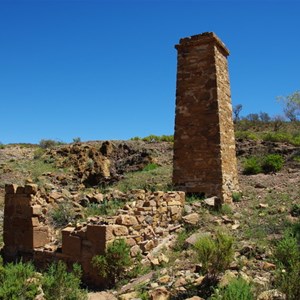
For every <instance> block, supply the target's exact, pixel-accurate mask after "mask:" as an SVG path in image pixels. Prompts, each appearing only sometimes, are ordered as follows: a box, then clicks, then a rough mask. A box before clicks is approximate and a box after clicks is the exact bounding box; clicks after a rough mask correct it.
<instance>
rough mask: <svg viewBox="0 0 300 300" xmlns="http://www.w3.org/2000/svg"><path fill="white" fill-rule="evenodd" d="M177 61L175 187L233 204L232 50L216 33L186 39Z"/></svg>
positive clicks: (234, 176)
mask: <svg viewBox="0 0 300 300" xmlns="http://www.w3.org/2000/svg"><path fill="white" fill-rule="evenodd" d="M175 48H176V49H177V51H178V57H177V87H176V117H175V136H174V160H173V162H174V168H173V184H174V186H175V188H176V189H179V190H183V191H185V192H187V193H196V194H200V193H204V194H205V195H206V196H218V197H219V198H220V199H221V201H222V202H227V203H230V202H231V201H232V192H233V191H237V190H238V189H239V188H238V179H237V162H236V153H235V137H234V126H233V121H232V106H231V96H230V84H229V75H228V63H227V56H228V55H229V51H228V49H227V48H226V47H225V45H224V44H223V43H222V41H221V40H220V39H219V38H218V37H217V36H216V35H215V34H214V33H212V32H206V33H203V34H199V35H195V36H191V37H188V38H183V39H181V40H180V43H179V44H178V45H176V46H175Z"/></svg>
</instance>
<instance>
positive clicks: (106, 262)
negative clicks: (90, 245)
mask: <svg viewBox="0 0 300 300" xmlns="http://www.w3.org/2000/svg"><path fill="white" fill-rule="evenodd" d="M92 263H93V265H94V266H95V267H96V268H97V269H98V271H99V276H101V277H102V278H104V279H106V281H107V285H108V286H109V287H112V286H113V285H114V284H115V283H116V282H117V281H118V280H121V279H123V278H125V277H126V271H127V269H128V268H129V267H130V266H131V265H132V259H131V257H130V248H129V246H128V245H127V244H126V242H125V240H124V239H118V240H114V241H113V242H112V243H111V244H109V245H108V247H107V249H106V253H105V254H104V255H96V256H94V257H93V260H92Z"/></svg>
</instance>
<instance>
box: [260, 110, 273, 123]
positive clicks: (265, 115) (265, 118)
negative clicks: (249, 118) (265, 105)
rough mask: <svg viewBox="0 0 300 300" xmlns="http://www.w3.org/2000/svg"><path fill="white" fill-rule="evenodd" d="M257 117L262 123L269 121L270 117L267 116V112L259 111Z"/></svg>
mask: <svg viewBox="0 0 300 300" xmlns="http://www.w3.org/2000/svg"><path fill="white" fill-rule="evenodd" d="M259 118H260V120H261V121H262V122H263V123H269V122H270V121H271V117H270V116H269V114H268V113H266V112H262V111H261V112H260V113H259Z"/></svg>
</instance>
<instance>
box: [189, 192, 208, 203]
mask: <svg viewBox="0 0 300 300" xmlns="http://www.w3.org/2000/svg"><path fill="white" fill-rule="evenodd" d="M204 198H205V194H204V193H200V194H194V193H188V194H186V198H185V201H186V203H188V204H192V203H194V202H199V201H202V200H204Z"/></svg>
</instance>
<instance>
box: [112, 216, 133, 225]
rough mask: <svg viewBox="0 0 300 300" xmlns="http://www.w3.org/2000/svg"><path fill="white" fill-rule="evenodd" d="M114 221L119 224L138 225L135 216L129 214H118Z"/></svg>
mask: <svg viewBox="0 0 300 300" xmlns="http://www.w3.org/2000/svg"><path fill="white" fill-rule="evenodd" d="M116 223H117V224H119V225H125V226H134V225H138V221H137V219H136V217H135V216H130V215H120V216H118V218H117V219H116Z"/></svg>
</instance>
